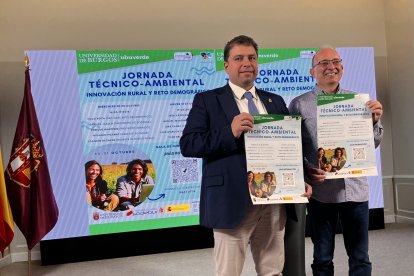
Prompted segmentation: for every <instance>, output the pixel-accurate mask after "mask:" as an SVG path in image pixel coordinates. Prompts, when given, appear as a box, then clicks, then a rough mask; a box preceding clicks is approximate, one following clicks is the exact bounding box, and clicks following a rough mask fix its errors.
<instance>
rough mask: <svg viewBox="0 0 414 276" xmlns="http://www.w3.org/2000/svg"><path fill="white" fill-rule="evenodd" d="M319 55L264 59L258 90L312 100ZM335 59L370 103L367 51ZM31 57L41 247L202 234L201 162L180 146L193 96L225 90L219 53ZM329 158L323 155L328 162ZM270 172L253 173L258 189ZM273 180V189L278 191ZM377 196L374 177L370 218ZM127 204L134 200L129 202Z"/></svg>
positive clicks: (345, 51) (262, 55)
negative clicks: (43, 165)
mask: <svg viewBox="0 0 414 276" xmlns="http://www.w3.org/2000/svg"><path fill="white" fill-rule="evenodd" d="M315 50H316V49H312V48H295V49H260V50H259V60H258V61H259V71H258V76H257V79H256V82H255V85H256V87H257V88H260V89H263V90H267V91H269V92H273V93H276V94H279V95H281V96H282V97H283V98H284V99H285V102H286V104H289V103H290V101H291V100H292V99H293V98H294V97H296V96H298V95H301V94H303V93H305V92H307V91H309V90H312V88H313V86H314V84H315V80H314V79H313V77H312V76H310V74H309V69H310V66H311V60H312V56H313V54H314V53H315ZM337 50H338V52H339V53H340V54H341V56H342V58H343V60H344V61H343V63H344V67H346V68H347V70H346V72H344V76H343V78H342V82H341V86H342V87H343V88H344V89H349V90H353V91H357V92H363V93H369V95H370V98H376V95H375V70H374V63H373V61H374V54H373V49H372V48H338V49H337ZM27 54H28V56H29V58H30V61H31V83H32V94H33V98H34V102H35V106H36V111H37V115H38V119H39V124H40V127H41V131H42V135H43V140H44V142H45V147H46V151H47V155H48V163H49V171H50V175H51V179H52V185H53V191H54V194H55V198H56V201H57V204H58V207H59V211H60V216H59V220H58V222H57V224H56V226H55V228H54V229H53V230H52V231H51V232H49V234H48V235H47V236H46V237H45V239H60V238H70V237H79V236H88V235H98V234H108V233H119V232H127V231H140V230H151V229H160V228H170V227H181V226H189V225H198V224H199V198H200V188H201V183H200V181H201V173H202V172H201V163H202V160H201V159H197V158H184V157H183V156H182V155H181V152H180V148H179V139H180V137H181V133H182V130H183V128H184V125H185V123H186V119H187V116H188V112H189V110H190V109H191V106H192V102H193V97H194V95H195V94H197V93H202V92H204V91H207V90H210V89H213V88H217V87H220V86H223V85H225V84H226V83H227V81H228V75H227V74H226V73H225V70H224V65H223V63H224V56H223V51H222V49H183V50H96V51H95V50H91V51H80V50H79V51H75V50H67V51H27ZM62 125H64V126H65V127H64V128H62ZM56 130H59V131H56ZM333 151H334V148H329V149H328V148H326V149H325V156H326V158H327V159H328V162H330V161H331V160H330V159H331V155H333V154H334V152H333ZM349 154H351V152H349V150H348V152H344V154H343V156H345V157H348V155H349ZM377 154H378V155H379V152H378V150H377ZM62 158H64V159H65V167H66V168H67V170H68V171H70V175H71V177H70V178H68V176H67V171H65V170H62ZM133 160H141V161H143V162H145V165H146V166H147V169H148V171H147V173H146V174H145V173H144V171H145V169H144V168H142V173H141V168H139V167H143V166H144V167H145V165H143V164H141V165H137V166H135V168H130V169H128V164H130V162H131V161H133ZM377 160H380V157H379V156H377ZM348 163H349V162H348ZM348 163H345V166H347V165H348ZM341 164H343V161H342V163H341V162H339V167H340V166H341ZM380 168H381V167H380V163H379V164H378V169H379V171H378V174H379V175H381V171H380ZM138 170H139V172H138ZM342 170H343V169H342ZM252 171H254V170H252ZM266 171H267V170H260V171H254V173H255V181H256V183H257V184H260V182H262V181H263V180H264V173H265V172H266ZM269 172H270V173H271V176H270V177H269V176H267V178H272V179H271V181H273V182H274V183H278V182H280V181H283V176H282V175H277V174H276V173H275V171H274V170H271V169H270V170H269ZM133 177H134V179H135V180H136V183H139V184H138V185H135V186H136V187H134V189H132V187H131V186H127V184H126V183H127V182H130V180H131V179H132V178H133ZM88 183H89V186H88ZM85 185H86V186H85ZM93 185H95V186H93ZM122 185H123V186H122ZM265 186H266V189H265V188H264V187H265ZM279 186H280V185H279ZM279 186H278V185H276V186H274V185H273V184H263V185H262V189H260V191H261V192H262V193H261V194H262V196H265V195H266V194H267V193H271V194H276V193H277V192H278V189H279ZM85 187H86V188H85ZM93 187H95V188H93ZM381 187H382V185H381V178H380V177H372V178H370V191H371V195H370V200H369V202H370V208H378V207H383V199H382V198H383V197H382V190H381ZM252 188H253V186H252ZM253 190H254V189H253ZM129 194H131V195H132V194H133V195H134V198H131V199H130V200H128V198H127V197H128V196H129ZM257 194H258V195H260V192H258V193H257ZM258 198H259V197H258Z"/></svg>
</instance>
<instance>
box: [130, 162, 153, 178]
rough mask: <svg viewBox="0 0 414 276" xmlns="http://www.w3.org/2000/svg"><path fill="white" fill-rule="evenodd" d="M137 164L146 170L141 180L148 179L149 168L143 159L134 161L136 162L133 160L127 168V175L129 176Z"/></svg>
mask: <svg viewBox="0 0 414 276" xmlns="http://www.w3.org/2000/svg"><path fill="white" fill-rule="evenodd" d="M136 164H138V165H140V166H141V167H142V169H143V170H144V173H143V174H142V176H141V178H144V177H146V176H147V173H148V166H147V164H146V163H145V162H144V161H143V160H141V159H134V160H132V161H131V162H129V163H128V166H127V168H126V172H127V175H129V173H130V172H131V170H132V166H134V165H136Z"/></svg>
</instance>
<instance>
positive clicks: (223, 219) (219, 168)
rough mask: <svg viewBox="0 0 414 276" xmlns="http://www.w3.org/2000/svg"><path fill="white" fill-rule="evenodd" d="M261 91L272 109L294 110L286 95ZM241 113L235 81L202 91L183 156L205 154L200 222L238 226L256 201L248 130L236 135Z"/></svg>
mask: <svg viewBox="0 0 414 276" xmlns="http://www.w3.org/2000/svg"><path fill="white" fill-rule="evenodd" d="M256 92H257V95H258V96H259V98H260V100H261V101H262V103H263V104H264V106H265V107H266V110H267V112H268V113H269V114H289V111H288V109H287V108H286V104H285V102H284V100H283V98H282V97H280V96H278V95H275V94H272V93H269V92H265V91H262V90H258V89H256ZM238 114H240V111H239V108H238V106H237V103H236V100H235V99H234V95H233V92H232V90H231V88H230V86H229V85H226V86H224V87H221V88H217V89H214V90H210V91H207V92H203V93H200V94H197V95H196V96H195V97H194V101H193V106H192V108H191V110H190V113H189V115H188V118H187V124H186V126H185V128H184V130H183V134H182V137H181V139H180V147H181V153H182V154H183V156H186V157H197V158H203V171H202V174H203V176H202V181H201V197H200V224H201V225H203V226H207V227H210V228H217V229H220V228H234V227H236V226H237V225H238V224H239V223H240V222H241V220H242V219H243V217H244V215H245V212H246V207H247V206H248V204H251V203H249V202H250V201H251V200H250V195H249V190H248V187H247V166H246V154H245V148H244V135H242V136H241V137H240V138H239V139H235V138H234V136H233V133H232V131H231V122H232V121H233V118H234V116H236V115H238ZM292 207H293V206H292ZM288 209H292V208H288ZM292 210H293V214H291V215H293V216H294V209H292ZM292 210H288V213H290V212H291V211H292Z"/></svg>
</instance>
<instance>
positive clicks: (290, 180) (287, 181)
mask: <svg viewBox="0 0 414 276" xmlns="http://www.w3.org/2000/svg"><path fill="white" fill-rule="evenodd" d="M282 181H283V186H295V178H294V175H293V172H287V173H282Z"/></svg>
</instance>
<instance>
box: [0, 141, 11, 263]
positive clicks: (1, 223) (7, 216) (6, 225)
mask: <svg viewBox="0 0 414 276" xmlns="http://www.w3.org/2000/svg"><path fill="white" fill-rule="evenodd" d="M3 172H4V170H3V160H2V155H1V147H0V251H1V254H2V255H4V249H6V247H7V246H9V244H10V243H11V241H12V240H13V237H14V222H13V216H12V212H11V210H10V205H9V200H8V198H7V193H6V184H5V182H4V175H3Z"/></svg>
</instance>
